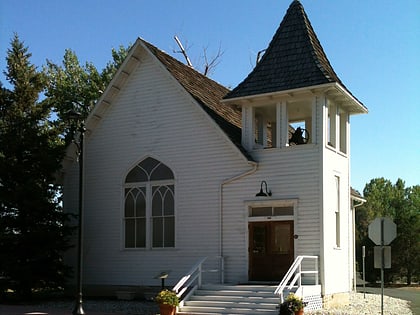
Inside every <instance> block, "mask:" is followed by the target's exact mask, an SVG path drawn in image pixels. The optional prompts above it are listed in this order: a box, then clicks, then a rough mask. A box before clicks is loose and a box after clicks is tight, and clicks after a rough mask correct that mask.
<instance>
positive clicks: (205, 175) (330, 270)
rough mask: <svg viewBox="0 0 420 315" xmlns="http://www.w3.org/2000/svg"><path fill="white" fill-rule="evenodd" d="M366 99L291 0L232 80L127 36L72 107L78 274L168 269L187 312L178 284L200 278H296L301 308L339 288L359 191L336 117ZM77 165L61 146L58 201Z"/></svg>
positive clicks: (99, 277) (96, 279)
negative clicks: (80, 123) (90, 91)
mask: <svg viewBox="0 0 420 315" xmlns="http://www.w3.org/2000/svg"><path fill="white" fill-rule="evenodd" d="M325 23H328V21H326V22H325ZM365 113H367V108H366V107H365V106H364V105H363V104H362V103H361V102H360V101H359V100H358V99H357V98H356V97H355V96H354V95H353V94H352V93H351V92H350V91H349V90H348V89H347V88H346V86H345V85H344V84H343V82H342V81H341V79H340V78H339V77H338V76H337V74H336V73H335V72H334V69H333V68H332V66H331V64H330V62H329V61H328V58H327V56H326V54H325V52H324V50H323V48H322V46H321V44H320V42H319V40H318V38H317V36H316V34H315V32H314V30H313V28H312V26H311V23H310V21H309V19H308V17H307V15H306V13H305V11H304V8H303V6H302V4H301V3H300V2H299V1H297V0H294V1H292V3H291V5H290V7H289V9H288V10H287V13H286V15H285V16H284V18H283V20H282V22H281V24H280V26H279V28H278V29H277V31H276V32H275V34H274V36H273V38H272V40H271V42H270V44H269V46H268V48H267V49H266V51H265V53H264V55H263V56H262V58H261V59H260V61H259V62H258V64H257V65H256V66H255V68H254V69H253V70H252V72H251V73H250V74H249V75H248V76H247V77H246V78H245V79H244V80H243V81H242V82H241V83H240V84H239V85H238V86H237V87H235V88H234V89H233V90H229V89H227V88H225V87H223V86H221V85H220V84H218V83H216V82H214V81H212V80H211V79H209V78H208V77H206V76H203V75H202V74H200V73H199V72H197V71H195V70H194V69H192V68H191V67H189V66H187V65H185V64H183V63H182V62H180V61H178V60H176V59H175V58H173V57H171V56H169V55H168V54H166V53H165V52H163V51H161V50H159V49H158V48H156V47H154V46H153V45H152V44H150V43H149V42H146V41H145V40H143V39H141V38H139V39H137V41H136V42H135V44H134V45H133V46H132V48H131V49H130V51H129V53H128V56H127V58H126V60H125V61H124V63H123V64H122V66H121V67H120V69H119V70H118V71H117V73H116V75H115V77H114V78H113V80H112V81H111V83H110V85H109V86H108V88H107V89H106V90H105V92H104V93H103V95H102V96H101V98H100V99H99V100H98V102H97V104H96V105H95V107H94V109H93V110H92V112H91V113H90V115H89V117H88V118H87V120H86V122H85V125H86V128H87V132H86V134H85V147H84V171H83V178H84V187H83V195H84V197H83V285H84V289H85V290H86V292H104V290H106V289H108V290H109V289H111V290H114V289H115V290H118V289H121V288H125V290H129V291H130V290H132V291H136V292H137V291H138V290H141V288H147V287H153V286H156V287H159V286H160V284H161V280H160V279H159V277H158V276H159V275H160V274H167V275H168V276H167V278H166V279H165V285H166V286H168V287H173V286H175V285H177V284H178V285H177V287H176V290H178V292H180V293H182V292H184V291H182V290H185V293H184V295H183V296H184V297H185V299H184V300H185V302H183V303H182V304H181V307H180V309H179V312H180V313H182V312H184V313H185V314H188V312H190V314H192V313H194V314H198V313H199V311H198V310H194V309H192V308H191V309H189V308H188V305H191V304H188V303H189V302H188V300H192V297H193V296H194V294H197V291H199V290H200V289H202V288H203V287H205V286H206V285H210V284H213V285H214V286H213V290H215V291H217V290H221V288H226V290H228V288H233V287H235V286H236V287H240V288H244V287H247V286H248V287H249V288H253V290H254V292H256V291H259V290H260V291H263V289H262V287H266V288H268V289H267V290H268V291H270V293H271V294H274V291H276V294H279V295H280V296H281V294H282V293H284V292H286V291H287V290H295V291H297V293H300V294H301V295H303V296H304V297H305V298H306V299H307V300H308V301H312V300H311V299H313V300H316V301H317V302H316V303H315V304H316V305H315V306H313V308H316V307H319V303H320V302H319V301H318V300H319V299H321V300H323V302H324V303H331V302H334V300H335V301H336V302H339V301H338V300H343V299H344V300H345V298H346V296H348V293H349V292H350V291H352V290H353V286H354V281H355V278H354V277H355V275H354V261H355V257H354V245H353V244H354V230H353V215H354V213H353V212H354V209H353V207H352V204H353V200H358V199H357V197H356V199H354V198H353V197H352V193H351V187H350V117H351V116H352V115H357V114H365ZM78 170H79V165H78V163H77V153H76V148H75V147H69V150H68V155H67V157H66V159H65V161H64V168H63V176H64V177H63V187H64V208H65V210H66V211H68V212H75V213H77V209H78V183H79V181H78V174H79V173H78ZM75 253H76V250H75V249H74V250H73V251H72V252H69V253H68V255H66V259H67V262H68V263H69V264H72V265H74V266H75V265H76V260H75V257H76V254H75ZM291 267H292V268H291ZM305 270H306V271H305ZM193 273H195V274H197V273H198V274H199V276H198V277H197V279H194V277H193V276H192V275H193ZM285 277H289V279H288V280H287V281H283V285H282V286H281V285H280V283H281V281H282V280H283V279H285ZM182 279H184V282H185V283H182V281H181V283H179V280H182ZM190 280H191V281H190ZM193 280H194V281H193ZM293 280H295V282H294V283H291V282H293ZM216 284H217V285H216ZM279 285H280V286H279ZM288 286H291V287H293V288H289V289H287V288H288ZM130 288H131V289H130ZM255 288H259V289H255ZM279 289H281V290H280V291H279ZM101 290H102V291H101ZM264 290H265V289H264ZM181 291H182V292H181ZM187 292H188V294H187ZM92 294H94V293H92ZM98 294H99V293H98ZM255 294H257V293H255ZM267 301H268V300H267ZM317 303H318V304H317ZM274 312H275V311H273V314H274ZM277 312H278V311H277ZM219 313H220V314H222V313H223V312H222V311H220V312H219ZM253 314H259V313H258V312H257V311H253ZM264 314H266V313H264Z"/></svg>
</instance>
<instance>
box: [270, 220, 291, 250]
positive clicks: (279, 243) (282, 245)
mask: <svg viewBox="0 0 420 315" xmlns="http://www.w3.org/2000/svg"><path fill="white" fill-rule="evenodd" d="M273 234H274V235H273V236H274V237H273V238H272V251H273V252H274V253H277V254H287V253H289V251H290V225H289V224H276V225H275V226H274V231H273Z"/></svg>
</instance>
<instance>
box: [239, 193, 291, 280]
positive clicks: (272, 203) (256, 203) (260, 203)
mask: <svg viewBox="0 0 420 315" xmlns="http://www.w3.org/2000/svg"><path fill="white" fill-rule="evenodd" d="M245 204H246V214H247V220H246V222H245V224H246V227H245V228H246V230H245V231H246V233H245V236H246V241H245V244H246V270H247V278H248V281H251V280H250V279H249V275H250V255H249V247H250V244H249V241H250V235H249V233H250V232H249V224H250V223H252V222H274V221H293V233H294V235H293V238H294V240H293V253H294V257H293V260H294V259H295V258H296V257H297V252H296V248H297V240H298V237H297V235H298V233H299V227H298V226H297V224H296V222H297V215H298V199H281V200H252V201H246V202H245ZM258 207H293V214H292V215H272V216H252V209H253V208H258Z"/></svg>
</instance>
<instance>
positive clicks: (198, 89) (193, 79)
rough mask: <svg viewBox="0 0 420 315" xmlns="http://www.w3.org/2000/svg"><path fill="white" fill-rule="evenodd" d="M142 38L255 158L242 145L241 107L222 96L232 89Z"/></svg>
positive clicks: (227, 132)
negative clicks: (227, 103)
mask: <svg viewBox="0 0 420 315" xmlns="http://www.w3.org/2000/svg"><path fill="white" fill-rule="evenodd" d="M140 40H141V41H142V43H143V44H144V45H145V46H146V47H147V49H149V51H150V52H151V53H152V54H153V55H155V56H156V58H157V59H158V60H159V61H160V62H161V63H162V64H163V65H164V66H165V68H166V69H167V70H168V71H169V72H170V73H171V74H172V76H173V77H174V78H175V79H176V80H177V81H178V82H179V83H180V84H181V85H182V86H183V87H184V89H185V90H186V91H187V92H188V93H189V94H190V95H191V96H192V97H193V98H194V99H195V100H196V101H197V102H198V103H199V104H200V105H201V107H202V108H203V109H204V111H206V113H207V114H208V115H209V116H210V117H211V118H212V119H213V120H214V121H215V122H216V123H217V124H218V125H219V127H220V128H221V129H222V130H223V131H224V132H225V133H226V135H227V136H228V137H229V138H230V140H231V141H232V142H233V143H234V144H235V145H236V146H237V147H238V148H239V150H240V151H241V152H242V153H243V154H244V156H245V157H246V158H247V159H248V160H250V161H252V158H251V157H250V156H249V154H248V153H247V152H246V150H245V149H244V148H243V147H242V145H241V124H242V114H241V110H240V109H237V108H234V107H232V106H226V105H223V104H222V103H221V100H222V99H223V97H224V96H225V95H226V93H228V92H229V90H228V89H227V88H226V87H224V86H222V85H220V84H219V83H217V82H215V81H213V80H211V79H210V78H208V77H206V76H204V75H203V74H201V73H200V72H197V71H196V70H194V69H193V68H191V67H189V66H187V65H185V64H183V63H182V62H180V61H178V60H177V59H175V58H173V57H171V56H169V55H168V54H166V53H165V52H163V51H161V50H160V49H158V48H157V47H155V46H153V45H152V44H150V43H148V42H147V41H145V40H143V39H140Z"/></svg>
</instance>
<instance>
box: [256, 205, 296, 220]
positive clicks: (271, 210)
mask: <svg viewBox="0 0 420 315" xmlns="http://www.w3.org/2000/svg"><path fill="white" fill-rule="evenodd" d="M293 209H294V208H293V206H285V207H255V208H251V213H250V216H251V217H272V216H286V215H293V213H294V210H293Z"/></svg>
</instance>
